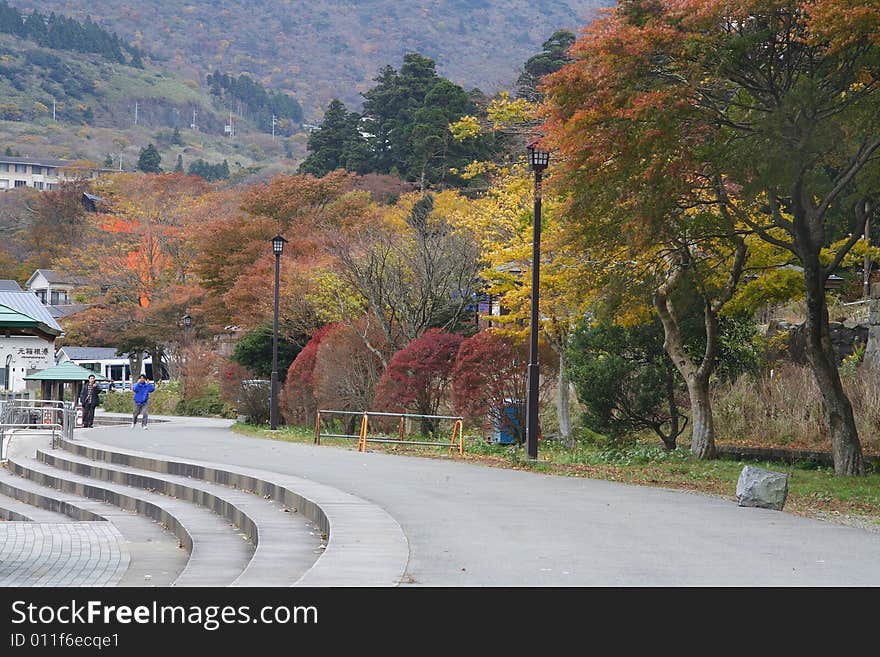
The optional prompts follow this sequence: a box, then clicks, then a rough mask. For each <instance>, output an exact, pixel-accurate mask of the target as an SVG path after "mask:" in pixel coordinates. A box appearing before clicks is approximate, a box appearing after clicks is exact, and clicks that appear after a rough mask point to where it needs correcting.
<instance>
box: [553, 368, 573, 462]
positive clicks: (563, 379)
mask: <svg viewBox="0 0 880 657" xmlns="http://www.w3.org/2000/svg"><path fill="white" fill-rule="evenodd" d="M565 365H566V363H565V356H564V354H563V353H562V352H560V354H559V376H558V379H557V381H556V416H557V417H558V419H559V439H560V440H562V441H564V444H565V445H566V446H568V447H574V444H573V441H571V408H570V402H571V382H570V381H569V380H568V374H567V373H566V371H565ZM570 441H571V442H570Z"/></svg>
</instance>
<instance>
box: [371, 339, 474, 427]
mask: <svg viewBox="0 0 880 657" xmlns="http://www.w3.org/2000/svg"><path fill="white" fill-rule="evenodd" d="M463 340H464V338H463V336H461V335H457V334H455V333H447V332H446V331H442V330H441V329H438V328H434V329H430V330H428V331H427V332H426V333H424V334H423V335H422V336H421V337H418V338H416V339H415V340H412V341H410V342H409V344H407V345H406V346H405V347H404V348H403V349H401V350H400V351H398V352H397V353H396V354H394V357H393V358H392V359H391V361H390V362H389V363H388V368H387V369H386V370H385V373H384V374H383V375H382V378H381V379H379V384H378V385H377V386H376V400H375V402H374V406H375V407H376V408H377V409H379V410H387V411H391V412H395V413H400V412H405V411H410V412H413V413H418V414H420V415H436V414H437V412H438V410H439V408H440V405H441V404H442V403H443V401H444V400H445V399H446V396H447V393H448V391H449V387H450V383H451V380H452V370H453V368H454V366H455V356H456V354H458V349H459V347H460V346H461V343H462V341H463ZM421 425H422V433H424V434H429V433H434V432H435V431H436V430H437V422H436V420H431V419H429V418H422V421H421Z"/></svg>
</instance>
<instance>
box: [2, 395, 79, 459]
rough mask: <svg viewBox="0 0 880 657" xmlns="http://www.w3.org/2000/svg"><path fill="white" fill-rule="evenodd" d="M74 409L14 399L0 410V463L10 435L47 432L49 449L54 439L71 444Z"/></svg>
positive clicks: (61, 403)
mask: <svg viewBox="0 0 880 657" xmlns="http://www.w3.org/2000/svg"><path fill="white" fill-rule="evenodd" d="M75 425H76V408H75V406H74V404H73V403H72V402H66V401H55V400H51V399H15V400H13V401H4V402H3V404H2V406H0V461H6V460H7V458H8V453H9V444H10V442H11V441H12V437H13V435H20V434H27V433H35V432H39V433H44V432H46V431H50V432H51V438H52V448H53V449H55V447H57V445H58V439H59V438H64V439H66V440H73V429H74V426H75Z"/></svg>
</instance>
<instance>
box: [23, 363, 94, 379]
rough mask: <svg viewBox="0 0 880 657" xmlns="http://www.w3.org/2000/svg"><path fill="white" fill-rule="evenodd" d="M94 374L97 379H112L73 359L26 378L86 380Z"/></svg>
mask: <svg viewBox="0 0 880 657" xmlns="http://www.w3.org/2000/svg"><path fill="white" fill-rule="evenodd" d="M92 375H94V376H95V380H96V381H109V380H110V379H108V378H107V377H106V376H104V375H103V374H99V373H97V372H93V371H92V370H87V369H86V368H85V367H80V366H79V365H77V364H76V363H73V362H71V361H66V362H64V363H61V364H60V365H55V366H54V367H49V368H47V369H45V370H40V371H39V372H34V373H33V374H28V375H27V376H26V377H24V378H25V380H26V381H86V380H87V379H88V378H89V377H90V376H92Z"/></svg>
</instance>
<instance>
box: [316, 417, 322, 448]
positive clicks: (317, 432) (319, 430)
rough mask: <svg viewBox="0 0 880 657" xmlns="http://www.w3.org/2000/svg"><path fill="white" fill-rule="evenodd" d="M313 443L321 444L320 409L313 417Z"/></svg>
mask: <svg viewBox="0 0 880 657" xmlns="http://www.w3.org/2000/svg"><path fill="white" fill-rule="evenodd" d="M315 444H316V445H320V444H321V411H318V414H317V416H316V417H315Z"/></svg>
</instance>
